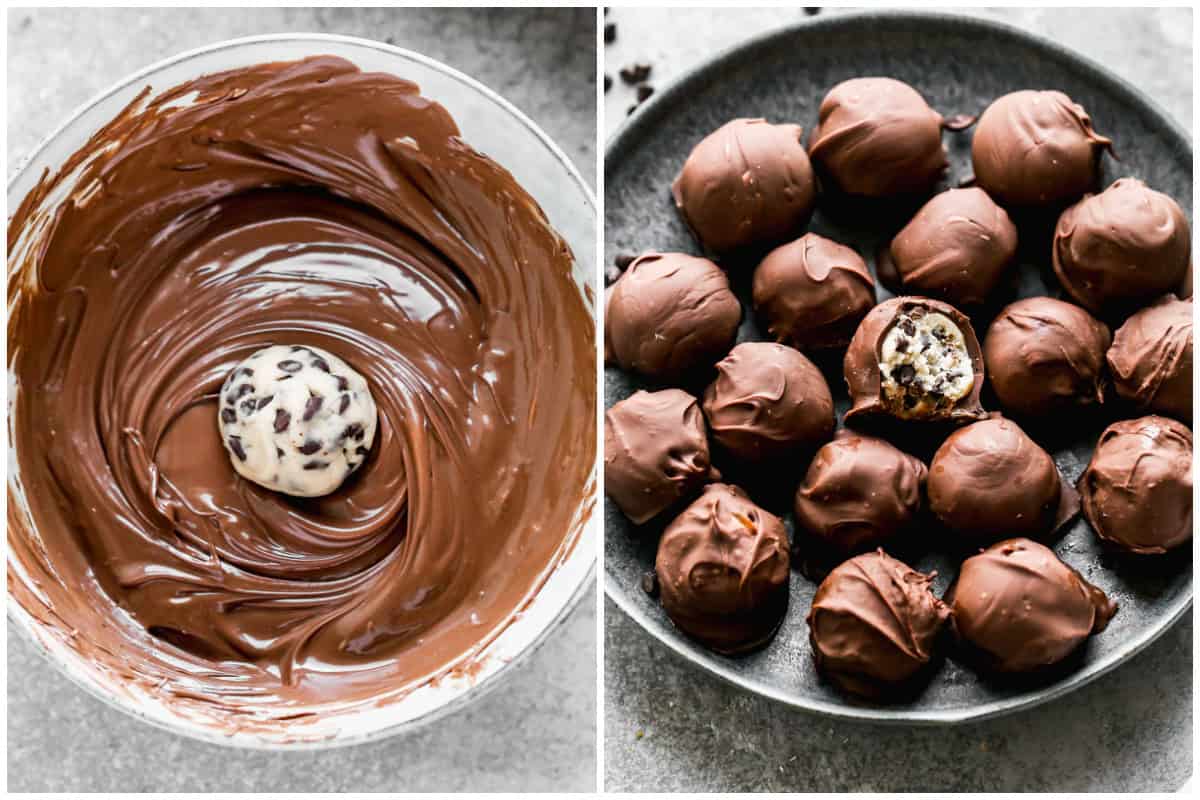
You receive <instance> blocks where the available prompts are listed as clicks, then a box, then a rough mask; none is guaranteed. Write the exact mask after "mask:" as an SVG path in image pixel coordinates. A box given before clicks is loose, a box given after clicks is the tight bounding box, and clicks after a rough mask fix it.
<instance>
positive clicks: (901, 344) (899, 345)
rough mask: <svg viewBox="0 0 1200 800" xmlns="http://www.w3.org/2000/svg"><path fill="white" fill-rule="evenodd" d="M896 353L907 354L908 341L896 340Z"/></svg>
mask: <svg viewBox="0 0 1200 800" xmlns="http://www.w3.org/2000/svg"><path fill="white" fill-rule="evenodd" d="M896 352H897V353H907V352H908V339H897V340H896Z"/></svg>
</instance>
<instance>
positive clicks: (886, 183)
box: [808, 78, 948, 198]
mask: <svg viewBox="0 0 1200 800" xmlns="http://www.w3.org/2000/svg"><path fill="white" fill-rule="evenodd" d="M808 155H809V157H810V158H812V161H813V165H814V166H815V167H816V168H817V171H818V172H819V173H820V174H821V175H822V178H823V179H825V180H827V181H828V182H829V183H831V184H832V186H833V188H835V189H836V190H837V191H839V192H841V193H843V194H848V195H859V196H862V197H872V198H881V197H890V196H894V195H906V194H918V193H922V192H927V191H929V190H931V189H932V188H933V186H934V185H935V184H936V183H937V182H938V180H939V179H940V178H941V177H942V174H943V173H944V172H945V171H946V167H947V165H948V162H947V161H946V149H945V147H943V146H942V117H941V115H940V114H938V113H937V112H936V111H934V110H933V109H932V108H930V107H929V105H928V104H927V103H926V102H925V98H923V97H922V96H921V95H920V94H919V93H918V92H917V90H916V89H914V88H912V87H911V86H909V85H908V84H906V83H902V82H900V81H897V80H893V79H892V78H854V79H852V80H848V81H843V82H842V83H839V84H838V85H837V86H834V87H833V88H832V89H831V90H830V91H829V94H827V95H825V99H824V100H822V101H821V108H820V110H819V120H818V122H817V127H815V128H813V130H812V134H811V135H810V137H809V143H808Z"/></svg>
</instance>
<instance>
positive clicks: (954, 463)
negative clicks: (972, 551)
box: [927, 417, 1079, 543]
mask: <svg viewBox="0 0 1200 800" xmlns="http://www.w3.org/2000/svg"><path fill="white" fill-rule="evenodd" d="M927 488H928V491H929V508H930V510H931V511H933V513H934V514H935V515H937V517H938V519H940V520H941V521H942V522H943V523H944V524H945V525H946V527H947V528H949V529H950V530H951V531H953V532H954V533H955V534H957V535H958V536H960V537H963V538H964V539H967V540H969V541H971V542H982V543H986V542H994V541H996V540H997V539H1005V538H1008V537H1011V536H1038V535H1042V534H1046V533H1049V532H1051V531H1052V530H1054V529H1055V528H1057V527H1058V525H1060V524H1061V523H1062V522H1065V521H1066V520H1068V519H1070V518H1071V516H1073V515H1074V514H1075V513H1076V512H1078V510H1079V497H1078V495H1077V494H1076V493H1075V490H1074V489H1073V488H1072V487H1071V486H1070V485H1069V484H1067V483H1065V482H1064V481H1063V480H1062V479H1061V478H1060V476H1059V474H1058V468H1057V467H1056V466H1055V464H1054V459H1052V458H1051V457H1050V454H1049V453H1047V452H1046V451H1045V450H1043V449H1042V448H1041V447H1039V446H1038V444H1037V442H1035V441H1033V439H1030V438H1029V436H1028V435H1027V434H1026V433H1025V431H1023V430H1021V429H1020V428H1019V427H1018V426H1017V424H1016V423H1015V422H1012V421H1011V420H1007V419H1002V418H999V417H996V418H992V419H987V420H983V421H982V422H976V423H974V424H972V425H968V426H966V427H965V428H960V429H959V430H957V431H955V432H954V433H952V434H950V436H949V437H947V439H946V441H945V442H943V443H942V446H941V447H939V448H938V450H937V452H936V453H934V455H933V460H932V461H930V462H929V481H928V484H927Z"/></svg>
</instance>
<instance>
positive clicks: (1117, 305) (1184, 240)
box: [1051, 178, 1192, 316]
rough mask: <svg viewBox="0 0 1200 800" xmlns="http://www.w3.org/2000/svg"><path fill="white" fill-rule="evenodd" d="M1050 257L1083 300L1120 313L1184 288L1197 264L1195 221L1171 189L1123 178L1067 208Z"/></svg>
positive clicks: (1095, 309) (1099, 310) (1097, 309)
mask: <svg viewBox="0 0 1200 800" xmlns="http://www.w3.org/2000/svg"><path fill="white" fill-rule="evenodd" d="M1051 260H1052V261H1053V263H1054V274H1055V275H1057V276H1058V280H1059V282H1060V283H1061V284H1062V286H1063V288H1064V289H1066V290H1067V293H1068V294H1070V295H1071V297H1073V298H1075V300H1076V301H1077V302H1078V303H1079V304H1080V305H1082V306H1083V307H1084V308H1086V309H1088V310H1089V311H1091V312H1092V313H1093V314H1098V315H1100V316H1113V315H1118V314H1121V313H1127V312H1128V311H1129V310H1130V309H1134V308H1138V307H1141V306H1144V305H1146V304H1147V303H1149V302H1150V301H1152V300H1154V299H1156V298H1157V297H1159V296H1160V295H1163V294H1166V293H1167V292H1174V291H1177V290H1179V288H1180V287H1181V286H1182V285H1183V283H1184V281H1185V278H1186V277H1187V274H1188V272H1189V271H1190V268H1191V262H1192V234H1191V229H1190V228H1189V227H1188V221H1187V217H1185V216H1184V214H1183V209H1181V208H1180V207H1179V204H1178V203H1176V202H1175V201H1174V200H1172V199H1171V198H1170V197H1167V196H1166V195H1165V194H1163V193H1162V192H1156V191H1154V190H1153V189H1151V188H1149V187H1148V186H1146V184H1144V183H1142V182H1141V181H1139V180H1137V179H1136V178H1121V179H1120V180H1118V181H1116V182H1115V183H1113V185H1112V186H1109V187H1108V188H1107V189H1105V190H1104V191H1103V192H1101V193H1100V194H1094V195H1089V196H1087V197H1085V198H1083V199H1082V200H1080V201H1079V202H1078V203H1076V204H1075V205H1073V206H1071V207H1070V208H1068V209H1067V210H1066V211H1064V212H1063V213H1062V216H1060V217H1059V218H1058V225H1057V226H1056V227H1055V229H1054V247H1053V250H1052V251H1051Z"/></svg>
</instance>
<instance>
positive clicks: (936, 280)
mask: <svg viewBox="0 0 1200 800" xmlns="http://www.w3.org/2000/svg"><path fill="white" fill-rule="evenodd" d="M1016 253H1017V226H1016V225H1014V224H1013V223H1012V220H1010V219H1009V218H1008V213H1007V212H1005V210H1004V209H1003V208H1001V207H1000V206H998V205H996V204H995V203H994V202H993V201H992V198H990V197H988V195H987V192H985V191H983V190H982V189H980V188H977V187H972V188H970V189H950V190H949V191H946V192H942V193H941V194H937V195H934V197H933V198H932V199H931V200H930V201H929V202H928V203H926V204H925V205H924V206H922V207H921V210H920V211H918V212H917V214H916V216H914V217H913V218H912V220H911V221H910V222H909V223H908V224H907V225H905V226H904V228H903V229H902V230H901V231H900V233H898V234H896V238H894V239H892V244H891V247H890V248H889V249H888V254H889V255H890V256H891V261H892V264H893V265H894V267H895V270H896V273H897V275H898V277H899V281H900V286H901V287H902V293H904V294H920V295H927V296H929V297H936V298H938V299H940V300H945V301H946V302H948V303H951V304H953V305H978V304H980V303H983V302H984V301H985V300H987V298H988V295H989V294H991V292H992V290H993V289H995V288H996V284H997V283H999V282H1000V278H1001V277H1002V276H1003V274H1004V271H1005V269H1006V268H1007V267H1008V266H1009V265H1010V264H1011V263H1012V260H1013V257H1014V256H1015V255H1016Z"/></svg>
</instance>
